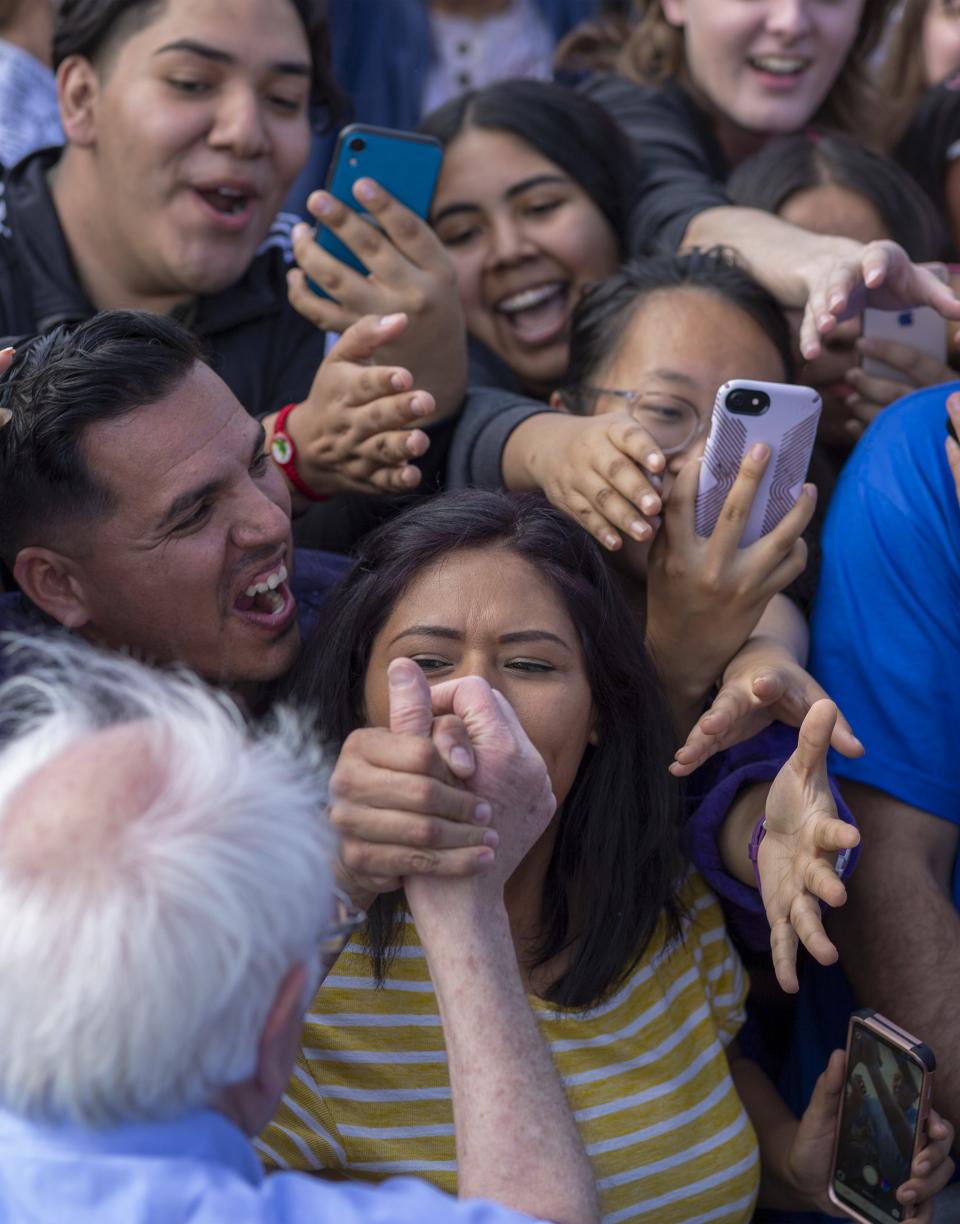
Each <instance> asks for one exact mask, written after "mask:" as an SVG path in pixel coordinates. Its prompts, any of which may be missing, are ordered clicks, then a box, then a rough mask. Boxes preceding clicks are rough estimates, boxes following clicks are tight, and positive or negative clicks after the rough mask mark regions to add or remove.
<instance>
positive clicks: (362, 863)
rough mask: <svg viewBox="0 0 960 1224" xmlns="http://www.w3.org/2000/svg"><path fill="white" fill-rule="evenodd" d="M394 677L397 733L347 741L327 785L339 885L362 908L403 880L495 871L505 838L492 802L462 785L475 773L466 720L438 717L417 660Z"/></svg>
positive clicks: (398, 665)
mask: <svg viewBox="0 0 960 1224" xmlns="http://www.w3.org/2000/svg"><path fill="white" fill-rule="evenodd" d="M389 678H390V729H389V730H387V729H386V728H383V727H364V728H361V729H360V730H358V731H354V732H353V733H352V734H351V735H349V736H348V737H347V739H346V741H345V742H344V745H343V748H342V750H341V752H340V756H339V758H338V760H337V765H336V768H335V769H334V771H333V776H332V777H331V779H330V821H331V824H332V825H333V826H334V828H335V829H336V830H337V832H338V833H339V835H340V858H339V865H338V875H339V882H340V885H341V887H343V888H344V889H345V891H347V892H348V893H349V894H350V896H351V898H352V899H353V901H354V902H355V903H356V904H358V905H361V906H363V907H366V906H368V905H369V903H370V901H371V899H372V898H373V897H374V896H376V894H377V893H380V892H391V891H393V890H394V889H396V888H399V887H400V883H401V877H404V876H410V875H413V874H428V875H429V874H435V875H441V876H452V877H459V876H465V875H471V874H475V873H477V872H481V871H485V870H488V869H489V868H490V866H491V864H492V862H493V859H494V854H495V849H496V846H497V843H498V842H499V835H498V834H497V833H496V831H495V830H493V829H492V828H490V827H489V826H490V821H491V817H492V815H493V811H492V808H491V806H490V804H489V803H487V802H485V801H484V800H483V799H482V798H481V797H478V796H477V795H476V794H472V793H470V792H469V791H467V790H465V789H464V786H463V782H464V781H465V780H467V779H469V778H471V777H472V776H473V774H474V772H475V769H476V757H475V754H474V750H473V747H472V746H471V743H470V736H469V733H468V731H467V729H466V727H465V725H464V723H463V721H462V720H461V719H460V718H458V717H457V716H456V715H443V716H441V717H439V718H434V716H433V714H432V711H431V706H430V690H429V687H428V686H427V682H426V680H425V679H424V677H423V673H422V672H421V671H420V669H419V668H418V667H417V665H416V664H415V663H413V662H411V660H409V659H398V660H396V661H395V662H394V663H392V664H391V667H390V673H389Z"/></svg>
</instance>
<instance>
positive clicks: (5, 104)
mask: <svg viewBox="0 0 960 1224" xmlns="http://www.w3.org/2000/svg"><path fill="white" fill-rule="evenodd" d="M0 116H2V117H3V120H2V122H0V163H2V164H3V165H4V166H14V165H16V163H17V162H18V161H19V160H20V159H21V158H22V157H26V156H27V154H28V153H35V152H36V151H37V149H47V148H49V147H50V146H51V145H61V144H63V129H62V128H61V127H60V108H59V105H58V103H57V81H56V77H54V75H53V73H52V72H51V71H50V69H49V68H48V67H47V66H46V64H41V63H40V61H39V60H38V59H35V58H34V57H33V56H32V55H31V54H30V52H29V51H24V50H23V48H22V47H18V46H16V45H15V44H14V43H9V42H5V41H4V40H3V39H0Z"/></svg>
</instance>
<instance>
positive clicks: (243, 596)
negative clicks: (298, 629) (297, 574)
mask: <svg viewBox="0 0 960 1224" xmlns="http://www.w3.org/2000/svg"><path fill="white" fill-rule="evenodd" d="M288 578H289V574H288V572H287V567H286V566H285V565H284V564H283V562H281V563H280V564H279V565H278V566H277V567H276V568H275V569H273V570H271V571H270V572H268V573H266V574H262V575H260V576H259V577H258V578H257V580H256V582H253V583H251V584H250V585H249V586H248V587H246V589H245V590H243V591H242V592H241V593H240V594H239V595H238V596H237V598H236V599H235V600H234V604H233V610H234V612H236V613H237V614H238V615H240V616H242V617H243V618H244V620H248V621H250V622H251V623H253V624H256V625H259V626H261V627H262V628H265V629H272V628H278V627H280V626H282V625H285V624H286V623H287V621H288V620H289V619H290V617H291V616H292V615H293V613H294V611H295V610H296V606H297V602H296V600H295V599H294V597H293V593H292V591H291V590H290V587H289V586H288V585H287V579H288Z"/></svg>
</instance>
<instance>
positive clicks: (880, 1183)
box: [828, 1009, 936, 1224]
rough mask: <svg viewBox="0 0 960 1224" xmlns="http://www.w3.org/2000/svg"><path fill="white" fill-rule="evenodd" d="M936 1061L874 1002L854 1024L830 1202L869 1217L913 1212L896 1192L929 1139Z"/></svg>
mask: <svg viewBox="0 0 960 1224" xmlns="http://www.w3.org/2000/svg"><path fill="white" fill-rule="evenodd" d="M935 1069H936V1062H935V1059H934V1057H933V1051H932V1050H931V1049H930V1047H929V1046H926V1045H924V1044H923V1042H921V1041H918V1040H917V1038H916V1037H911V1035H910V1034H909V1033H907V1032H905V1031H904V1030H903V1029H902V1028H899V1027H898V1026H897V1025H896V1024H894V1023H893V1021H892V1020H887V1019H885V1017H883V1016H881V1015H879V1014H878V1013H877V1012H875V1011H870V1010H869V1009H866V1010H863V1011H857V1012H854V1013H853V1015H852V1016H851V1017H850V1027H849V1029H848V1031H847V1072H846V1083H845V1084H844V1089H843V1097H842V1099H841V1102H840V1116H839V1119H838V1122H837V1138H836V1146H835V1149H834V1156H833V1170H832V1172H831V1174H830V1186H829V1191H828V1193H829V1195H830V1201H831V1202H832V1203H835V1204H836V1206H837V1207H839V1208H840V1209H841V1210H842V1211H845V1212H846V1213H847V1214H848V1215H849V1216H852V1217H853V1219H855V1220H861V1221H863V1224H897V1222H898V1221H900V1220H907V1219H910V1218H911V1216H912V1215H913V1214H914V1211H913V1208H908V1207H903V1206H901V1204H900V1203H898V1202H897V1200H896V1197H895V1196H896V1192H897V1190H898V1188H899V1187H900V1186H902V1185H903V1183H904V1182H905V1181H907V1180H909V1177H910V1165H911V1163H912V1162H913V1158H914V1156H915V1155H916V1153H917V1151H918V1150H919V1149H920V1148H921V1147H923V1146H924V1143H925V1141H926V1140H925V1136H926V1123H927V1115H928V1113H929V1112H930V1099H931V1097H932V1095H933V1073H934V1070H935Z"/></svg>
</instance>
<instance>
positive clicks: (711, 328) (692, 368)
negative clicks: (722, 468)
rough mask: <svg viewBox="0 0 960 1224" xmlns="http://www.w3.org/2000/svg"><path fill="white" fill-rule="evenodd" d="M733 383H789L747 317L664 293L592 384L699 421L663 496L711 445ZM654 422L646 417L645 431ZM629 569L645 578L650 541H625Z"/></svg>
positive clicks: (671, 460) (707, 298)
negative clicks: (715, 420) (716, 409)
mask: <svg viewBox="0 0 960 1224" xmlns="http://www.w3.org/2000/svg"><path fill="white" fill-rule="evenodd" d="M733 378H756V379H758V380H759V381H762V382H783V381H784V380H785V378H786V370H785V369H784V365H783V359H782V358H781V356H780V353H779V351H778V349H777V347H776V345H775V344H774V343H773V341H772V340H770V338H769V337H768V336H767V334H766V333H765V332H764V331H763V329H762V328H761V327H760V326H759V325H758V324H757V323H755V322H754V321H753V319H752V318H751V317H750V316H749V315H748V314H746V313H745V312H744V311H742V310H740V309H738V308H737V307H736V306H734V305H732V304H731V303H730V302H729V301H726V300H724V299H723V298H720V297H718V296H716V295H715V294H713V293H708V292H706V291H705V290H702V289H686V288H684V289H660V290H657V291H656V292H654V293H651V294H649V296H647V297H646V298H644V299H643V301H641V303H640V305H639V306H638V307H637V308H636V310H635V311H634V314H633V318H632V319H631V320H630V323H629V324H628V326H627V328H626V330H625V332H624V334H623V337H622V339H621V341H620V343H619V344H618V345H617V347H616V351H615V352H614V353H612V354H611V356H610V358H609V359H608V361H607V362H606V363H604V364H603V365H602V366H601V367H600V368H599V369H598V370H597V371H596V373H595V375H594V376H593V377H592V379H591V381H592V383H593V384H594V385H595V386H597V387H604V388H607V389H608V390H625V391H636V392H639V393H640V397H641V402H642V403H643V404H645V405H649V406H652V407H656V408H658V409H661V410H666V412H667V413H670V412H674V413H677V412H679V413H683V414H685V415H687V416H689V417H690V418H691V419H693V418H694V417H695V418H696V423H697V432H696V434H695V436H694V437H693V438H692V439H691V441H690V443H689V444H688V445H687V446H686V447H685V448H684V449H683V450H681V451H678V452H676V453H674V454H672V455H669V456H668V457H667V467H666V470H665V472H664V476H663V493H664V497H665V498H666V497H669V494H670V489H671V487H672V486H673V482H674V480H675V479H676V477H677V474H678V473H679V472H680V471H681V469H682V468H683V467H684V466H685V465H686V464H687V463H690V462H691V460H694V459H699V457H700V456H701V455H702V454H703V449H704V446H705V445H706V441H707V435H708V434H709V432H710V421H711V418H712V416H713V404H714V400H715V399H716V395H717V390H718V388H719V387H720V386H722V385H723V383H725V382H729V380H730V379H733ZM593 404H594V407H593V413H594V415H596V414H597V413H602V412H622V411H623V400H622V399H620V398H618V397H615V396H612V395H609V396H604V395H600V396H598V397H597V398H596V399H595V400H594V401H593ZM646 421H647V416H646V414H645V415H644V423H645V424H646ZM624 543H625V547H624V560H625V561H626V564H627V566H628V568H630V569H634V570H637V571H639V572H644V571H645V569H646V555H647V552H648V551H649V548H650V544H649V541H648V542H646V543H643V544H641V543H638V542H637V541H632V540H625V542H624Z"/></svg>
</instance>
